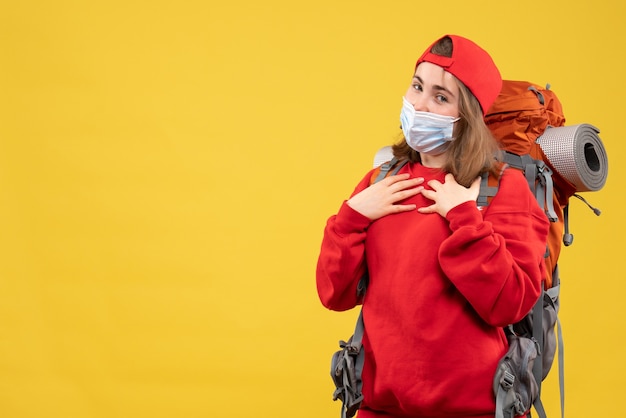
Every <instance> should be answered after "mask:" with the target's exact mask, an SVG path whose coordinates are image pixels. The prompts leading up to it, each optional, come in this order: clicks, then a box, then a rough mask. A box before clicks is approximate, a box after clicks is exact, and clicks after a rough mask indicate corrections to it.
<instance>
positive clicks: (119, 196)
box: [0, 0, 626, 418]
mask: <svg viewBox="0 0 626 418" xmlns="http://www.w3.org/2000/svg"><path fill="white" fill-rule="evenodd" d="M625 12H626V8H625V6H624V2H623V1H621V0H600V1H593V2H583V1H579V2H572V1H570V0H557V1H538V0H530V1H526V2H507V1H482V2H469V1H466V0H451V1H446V2H415V1H395V0H394V1H385V2H363V1H352V0H351V1H336V0H318V1H316V2H294V1H278V0H270V1H265V2H261V1H258V2H255V1H252V0H246V1H231V2H213V1H200V0H198V1H170V2H168V1H164V0H155V1H139V0H135V1H133V0H127V1H119V0H113V1H102V0H98V1H88V0H84V1H80V0H75V1H70V0H57V1H43V0H40V1H3V4H2V6H0V54H1V55H0V416H1V417H3V418H35V417H36V418H61V417H62V418H79V417H80V418H103V417H107V418H108V417H123V418H126V417H151V418H160V417H168V418H169V417H190V418H191V417H220V418H221V417H224V418H226V417H228V418H230V417H233V418H234V417H252V416H259V417H311V418H313V417H315V418H319V417H334V416H338V414H339V404H338V403H334V402H332V401H331V393H332V389H333V388H332V383H331V380H330V377H329V376H328V370H329V361H330V355H331V354H332V352H333V351H335V350H336V348H337V341H338V340H339V339H340V338H347V337H348V336H349V335H350V333H351V331H352V327H353V325H354V319H355V317H356V311H352V312H348V313H342V314H341V313H333V312H328V311H326V310H325V309H324V308H323V307H322V306H321V305H320V304H319V301H318V299H317V294H316V291H315V284H314V270H315V263H316V259H317V253H318V250H319V245H320V241H321V237H322V230H323V226H324V224H325V221H326V218H327V217H328V216H330V215H331V214H333V213H334V212H335V211H336V210H337V209H338V207H339V205H340V203H341V201H342V200H343V199H344V198H346V196H347V195H348V194H349V193H350V192H351V191H352V189H353V187H354V185H355V184H356V182H357V181H358V180H359V179H360V178H361V177H362V176H363V175H364V173H365V172H366V171H367V170H368V169H369V167H370V165H371V161H372V157H373V155H374V153H375V151H376V150H378V149H379V148H380V147H381V146H384V145H387V144H389V143H390V142H391V141H392V138H393V137H394V136H395V135H396V134H397V132H398V117H399V111H400V106H401V99H400V98H401V95H402V94H403V93H404V91H405V89H406V87H407V83H408V82H409V79H410V75H411V70H412V68H413V63H414V61H415V59H416V58H417V56H418V55H419V54H420V53H421V52H422V50H423V49H424V48H425V47H426V46H427V45H428V44H430V42H432V41H433V40H434V39H435V38H436V37H438V36H440V35H443V34H444V33H447V32H450V33H457V34H461V35H464V36H467V37H469V38H471V39H473V40H475V41H476V42H478V43H479V44H481V45H482V46H483V47H485V49H487V50H488V51H490V53H491V54H492V55H493V57H494V59H495V61H496V62H497V64H498V65H499V67H500V69H501V72H502V74H503V75H504V77H505V78H510V79H524V80H529V81H533V82H535V83H538V84H544V83H546V82H549V83H551V85H552V88H553V90H554V91H556V92H557V94H558V95H559V97H560V98H561V100H562V102H563V105H564V108H565V112H566V116H567V124H568V125H569V124H576V123H583V122H585V123H592V124H594V125H596V126H597V127H599V128H600V130H601V137H602V139H603V141H604V144H605V147H606V149H607V151H608V154H609V157H610V175H609V180H608V182H607V184H606V187H605V188H604V189H603V190H602V191H601V192H599V193H593V194H592V193H587V194H586V197H587V198H588V199H589V200H591V202H592V203H593V204H594V205H596V206H598V207H599V208H601V209H602V211H603V214H602V216H600V217H599V218H597V217H595V216H594V215H593V214H592V212H591V211H589V210H588V209H586V207H585V206H583V205H582V203H581V202H579V201H577V200H576V201H574V202H573V205H572V209H571V211H570V213H571V228H572V231H573V233H574V235H575V237H576V238H575V242H574V245H573V246H571V247H569V248H566V249H565V250H564V251H563V253H562V256H561V269H562V276H563V282H564V283H563V289H562V311H561V320H562V322H563V327H564V333H565V339H566V345H565V356H566V370H565V373H566V410H567V416H568V417H570V418H575V417H610V416H620V415H622V414H623V407H622V405H621V403H620V399H621V397H622V394H623V392H624V389H626V385H625V383H624V380H623V376H624V375H625V374H626V366H625V365H624V362H623V361H622V360H621V359H622V354H623V345H624V341H625V337H624V326H623V322H622V319H623V317H624V313H625V309H624V306H625V304H624V297H623V295H624V290H626V289H625V286H626V285H625V284H624V267H623V258H624V257H623V246H622V239H623V237H624V234H625V233H626V231H625V220H624V216H623V213H624V207H625V206H624V203H625V202H624V193H623V190H622V189H623V182H624V179H625V175H626V174H625V173H624V164H623V163H622V161H621V160H622V155H623V152H624V151H625V146H624V142H625V141H624V134H623V132H624V130H623V120H624V116H623V111H622V109H621V107H622V104H623V102H624V96H625V94H626V88H625V87H624V86H625V84H624V76H623V71H624V68H623V40H624V39H625V36H626V28H625V26H624V16H626V14H625ZM555 374H556V373H552V375H551V377H550V378H549V379H548V381H547V382H546V383H545V384H544V398H545V399H544V401H545V402H546V404H547V408H548V411H549V413H550V415H551V416H553V417H554V416H557V415H558V413H559V412H558V411H559V408H558V384H557V380H556V378H555V376H554V375H555ZM468 384H471V382H468Z"/></svg>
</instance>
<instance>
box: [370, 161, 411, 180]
mask: <svg viewBox="0 0 626 418" xmlns="http://www.w3.org/2000/svg"><path fill="white" fill-rule="evenodd" d="M408 162H409V160H407V159H403V160H399V159H398V158H396V157H393V158H392V159H391V161H387V162H386V163H384V164H381V166H380V167H378V168H377V169H376V170H374V172H373V173H372V177H371V179H370V184H374V183H378V182H379V181H381V180H382V179H384V178H385V177H387V176H395V175H396V174H398V171H400V169H401V168H402V167H404V166H405V165H407V163H408Z"/></svg>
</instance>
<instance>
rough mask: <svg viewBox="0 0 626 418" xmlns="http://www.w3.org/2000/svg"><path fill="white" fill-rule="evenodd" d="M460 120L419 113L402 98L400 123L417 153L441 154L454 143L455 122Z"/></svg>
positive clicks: (407, 139)
mask: <svg viewBox="0 0 626 418" xmlns="http://www.w3.org/2000/svg"><path fill="white" fill-rule="evenodd" d="M459 119H460V118H454V117H452V116H443V115H438V114H436V113H430V112H419V111H417V110H415V108H414V107H413V105H412V104H411V103H409V101H408V100H407V99H406V97H402V111H401V112H400V123H401V124H402V132H404V138H405V139H406V142H407V144H409V146H410V147H411V148H413V149H414V150H415V151H417V152H420V153H424V154H432V155H436V154H441V153H442V152H444V151H445V150H446V149H448V146H449V145H450V142H452V141H454V138H453V137H452V131H453V129H454V122H456V121H458V120H459Z"/></svg>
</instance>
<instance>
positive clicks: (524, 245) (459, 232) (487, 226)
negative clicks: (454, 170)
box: [439, 169, 549, 326]
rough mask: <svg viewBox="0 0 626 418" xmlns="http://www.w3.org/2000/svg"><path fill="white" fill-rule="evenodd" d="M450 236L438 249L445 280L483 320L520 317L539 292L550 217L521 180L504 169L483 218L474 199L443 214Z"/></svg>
mask: <svg viewBox="0 0 626 418" xmlns="http://www.w3.org/2000/svg"><path fill="white" fill-rule="evenodd" d="M447 218H448V220H449V225H450V229H451V230H452V234H451V235H450V237H449V238H447V239H446V240H445V241H444V242H443V243H442V245H441V247H440V249H439V262H440V265H441V267H442V269H443V271H444V273H445V274H446V275H447V276H448V278H449V279H450V280H451V281H452V282H453V283H454V285H455V286H456V288H457V289H458V290H459V292H461V294H463V295H464V297H465V298H466V299H467V301H468V302H469V303H470V304H471V305H472V307H473V308H474V310H475V311H476V312H477V313H478V315H480V317H481V318H483V320H484V321H485V322H487V323H489V324H491V325H493V326H505V325H507V324H511V323H515V322H517V321H519V320H521V319H522V318H523V317H524V316H525V315H526V314H527V313H528V312H529V311H530V310H531V309H532V307H533V305H534V304H535V302H536V301H537V298H538V297H539V295H540V293H541V286H542V282H543V279H544V278H545V267H544V261H543V260H544V255H545V252H546V242H547V236H548V230H549V221H548V219H547V217H546V215H545V214H544V212H543V210H542V209H541V208H540V207H539V205H538V204H537V201H536V199H535V197H534V196H533V195H532V193H531V192H530V189H529V187H528V184H527V182H526V179H525V178H524V177H523V175H522V173H521V172H520V171H518V170H516V169H508V170H506V171H505V172H504V174H503V175H502V178H501V179H500V186H499V189H498V192H497V194H496V196H495V197H494V198H493V200H492V202H491V203H490V205H489V206H488V207H487V208H486V209H485V213H484V218H483V216H482V214H481V212H480V211H479V210H478V209H477V207H476V205H475V203H474V202H466V203H464V204H462V205H459V206H457V207H455V208H453V209H452V210H451V211H450V212H449V213H448V216H447Z"/></svg>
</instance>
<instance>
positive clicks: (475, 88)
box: [415, 35, 502, 115]
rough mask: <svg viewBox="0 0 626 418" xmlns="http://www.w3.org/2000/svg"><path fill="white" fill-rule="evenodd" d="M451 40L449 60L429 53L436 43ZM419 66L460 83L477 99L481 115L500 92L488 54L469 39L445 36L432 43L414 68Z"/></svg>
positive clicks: (496, 76)
mask: <svg viewBox="0 0 626 418" xmlns="http://www.w3.org/2000/svg"><path fill="white" fill-rule="evenodd" d="M445 37H448V38H450V39H451V40H452V57H451V58H448V57H443V56H441V55H435V54H433V53H431V52H430V50H431V49H432V47H433V46H434V45H435V44H436V43H437V42H439V40H441V39H443V38H445ZM422 62H430V63H432V64H435V65H438V66H440V67H442V68H443V69H444V70H446V71H447V72H449V73H450V74H452V75H453V76H455V77H456V78H458V79H459V80H461V82H462V83H463V84H465V86H466V87H467V88H468V89H469V90H470V91H471V92H472V94H473V95H474V96H475V97H476V99H478V102H479V103H480V107H481V108H482V111H483V115H485V114H486V113H487V110H489V107H491V105H492V104H493V102H494V101H495V100H496V97H498V94H499V93H500V89H501V88H502V77H501V76H500V71H498V68H497V67H496V64H495V63H494V62H493V60H492V59H491V57H490V56H489V54H488V53H487V51H485V50H484V49H482V48H481V47H479V46H478V45H476V44H475V43H474V42H472V41H470V40H469V39H466V38H463V37H461V36H457V35H445V36H443V37H441V38H440V39H438V40H437V41H435V42H433V44H432V45H431V46H429V47H428V49H426V51H425V52H424V53H423V54H422V56H421V57H420V58H419V59H418V60H417V63H416V64H415V68H417V66H418V65H419V64H421V63H422Z"/></svg>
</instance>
